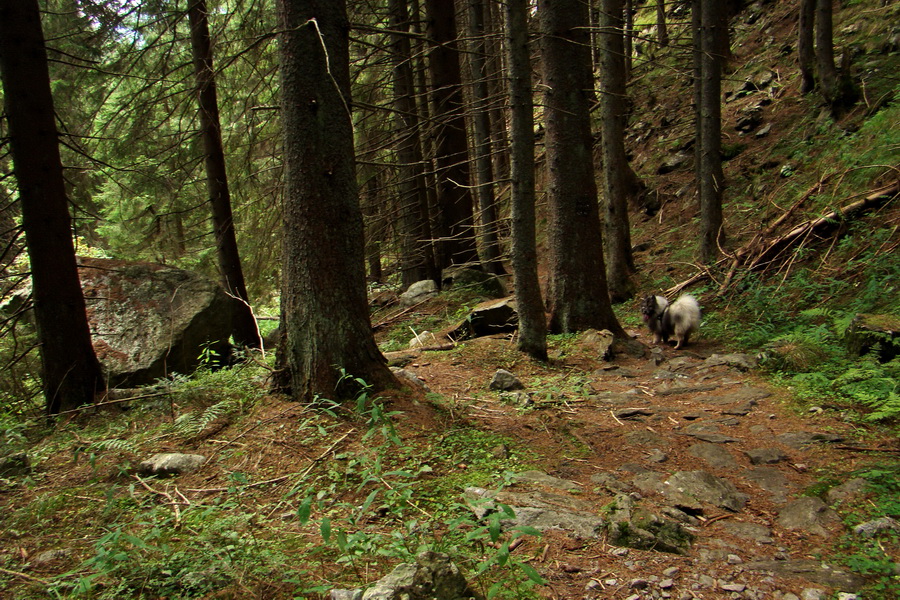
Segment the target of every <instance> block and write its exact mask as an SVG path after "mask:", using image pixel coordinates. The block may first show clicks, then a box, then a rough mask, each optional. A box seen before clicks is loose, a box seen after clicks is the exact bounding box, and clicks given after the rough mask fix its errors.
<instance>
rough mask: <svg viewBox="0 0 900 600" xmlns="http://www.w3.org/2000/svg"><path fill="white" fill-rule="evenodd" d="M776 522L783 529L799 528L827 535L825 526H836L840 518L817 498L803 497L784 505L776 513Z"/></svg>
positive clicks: (839, 522)
mask: <svg viewBox="0 0 900 600" xmlns="http://www.w3.org/2000/svg"><path fill="white" fill-rule="evenodd" d="M778 524H779V525H780V526H781V527H784V528H785V529H800V530H803V531H807V532H809V533H813V534H815V535H819V536H823V537H825V536H828V529H827V528H826V527H836V526H839V525H840V524H841V519H840V517H839V516H838V514H837V513H836V512H834V511H833V510H832V509H830V508H828V506H827V505H826V504H825V503H824V502H822V500H821V499H819V498H812V497H803V498H798V499H797V500H794V501H793V502H791V503H790V504H788V505H787V506H785V507H784V508H783V509H782V510H781V512H780V513H779V514H778Z"/></svg>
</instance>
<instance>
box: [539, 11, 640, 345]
mask: <svg viewBox="0 0 900 600" xmlns="http://www.w3.org/2000/svg"><path fill="white" fill-rule="evenodd" d="M587 10H588V9H587V4H585V3H584V2H583V1H582V0H552V1H551V0H540V1H539V2H538V17H539V20H540V24H541V35H542V40H543V45H542V58H543V74H544V87H545V90H546V91H545V93H544V106H545V115H546V116H545V124H546V136H545V143H546V156H547V167H548V180H549V203H550V227H549V232H550V233H549V236H550V239H549V247H550V282H549V290H548V304H549V308H550V331H553V332H556V333H568V332H575V331H582V330H584V329H589V328H596V329H610V330H611V331H612V332H613V333H615V334H616V335H623V334H624V332H623V330H622V328H621V326H620V325H619V323H618V321H617V320H616V317H615V315H614V314H613V311H612V306H611V304H610V302H609V292H608V290H607V286H606V268H605V266H604V263H603V236H602V234H601V232H600V214H599V207H598V206H597V183H596V181H595V179H594V164H593V136H592V135H591V122H590V116H589V114H588V112H589V108H590V98H591V96H592V93H593V79H592V73H591V53H590V47H589V43H590V33H589V31H588V28H587V23H588V14H587Z"/></svg>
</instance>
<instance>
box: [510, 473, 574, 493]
mask: <svg viewBox="0 0 900 600" xmlns="http://www.w3.org/2000/svg"><path fill="white" fill-rule="evenodd" d="M515 480H516V482H517V483H518V482H521V483H535V484H538V485H543V486H546V487H549V488H555V489H557V490H567V491H580V490H581V489H582V488H581V485H580V484H578V483H575V482H574V481H569V480H568V479H560V478H559V477H553V476H552V475H548V474H546V473H544V472H543V471H523V472H521V473H517V474H516V476H515Z"/></svg>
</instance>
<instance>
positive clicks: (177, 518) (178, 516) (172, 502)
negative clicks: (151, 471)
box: [134, 473, 191, 529]
mask: <svg viewBox="0 0 900 600" xmlns="http://www.w3.org/2000/svg"><path fill="white" fill-rule="evenodd" d="M134 478H135V479H137V480H138V481H139V482H141V485H142V486H144V488H145V489H146V490H147V491H149V492H151V493H153V494H156V495H157V496H162V497H163V498H165V499H166V500H168V501H169V502H168V504H169V506H171V507H172V511H173V512H174V513H175V528H176V529H178V527H179V526H180V525H181V510H180V509H179V508H178V505H179V504H185V505H186V506H190V504H191V503H190V502H189V501H188V499H187V498H185V497H184V496H183V495H181V493H180V492H179V491H178V488H175V492H176V493H177V494H178V495H179V496H181V498H183V500H176V499H175V498H173V497H172V494H170V493H168V492H161V491H159V490H155V489H153V488H152V487H150V486H149V485H147V482H146V481H144V480H143V479H141V476H140V475H138V474H136V473H135V475H134Z"/></svg>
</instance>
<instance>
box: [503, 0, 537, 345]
mask: <svg viewBox="0 0 900 600" xmlns="http://www.w3.org/2000/svg"><path fill="white" fill-rule="evenodd" d="M506 33H507V36H508V37H507V40H508V44H507V45H508V52H509V79H510V81H509V101H510V109H511V115H510V116H511V132H510V136H511V144H512V152H511V158H512V163H511V176H512V251H511V254H512V256H511V259H512V267H513V274H514V276H515V286H516V304H517V305H518V312H519V339H518V348H519V350H520V351H522V352H525V353H527V354H529V355H531V356H533V357H534V358H537V359H539V360H546V359H547V318H546V316H545V315H544V302H543V300H542V299H541V287H540V283H539V280H538V272H537V245H536V241H535V210H534V198H535V192H534V98H533V93H532V88H531V53H530V50H529V45H528V0H507V2H506Z"/></svg>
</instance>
